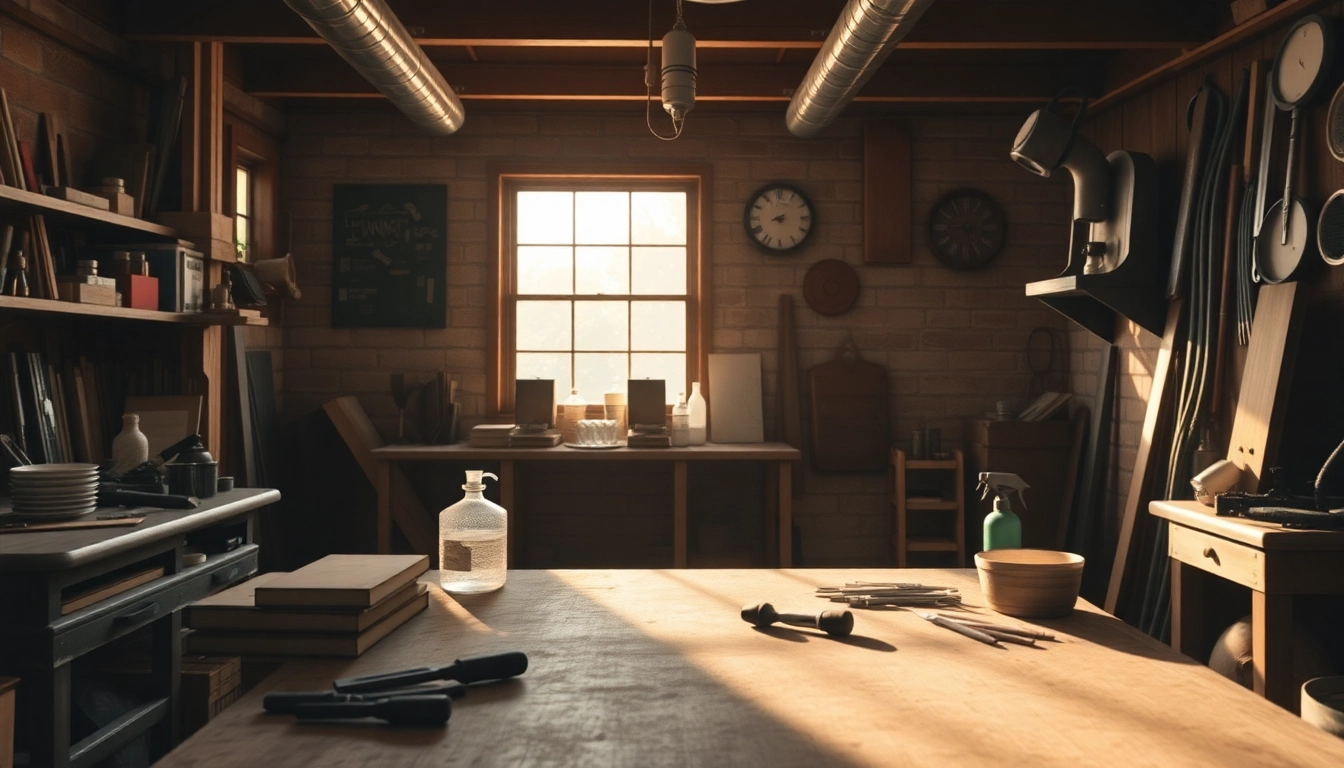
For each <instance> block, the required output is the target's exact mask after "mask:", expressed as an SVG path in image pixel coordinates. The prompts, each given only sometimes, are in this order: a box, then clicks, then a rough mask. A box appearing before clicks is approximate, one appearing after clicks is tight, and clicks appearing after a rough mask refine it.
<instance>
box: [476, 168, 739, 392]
mask: <svg viewBox="0 0 1344 768" xmlns="http://www.w3.org/2000/svg"><path fill="white" fill-rule="evenodd" d="M488 175H489V178H490V190H491V194H490V197H489V206H488V207H489V210H488V219H487V220H488V221H489V222H491V223H492V226H491V227H490V233H489V236H490V242H489V248H490V252H491V253H492V254H493V255H494V262H495V263H494V265H493V269H491V270H490V300H491V307H490V329H489V344H490V350H489V360H488V361H487V372H486V411H487V414H488V415H491V416H498V415H502V414H509V413H512V412H513V405H514V404H513V396H514V393H513V389H514V388H513V382H514V380H515V379H516V374H515V361H516V358H515V354H516V344H515V327H514V320H515V306H516V303H517V301H518V294H517V291H516V284H517V275H516V274H515V268H516V264H515V263H514V258H513V254H514V252H515V250H514V248H515V243H514V242H513V238H514V233H515V231H516V228H515V223H516V220H515V218H514V216H515V214H516V210H515V207H514V203H513V193H514V192H516V191H517V190H518V189H519V188H522V187H525V188H528V189H537V188H555V189H578V188H584V189H591V190H594V191H597V190H601V189H603V188H607V189H619V190H630V189H638V188H640V187H644V188H648V189H657V188H663V189H668V188H677V189H684V190H685V191H686V194H687V205H686V230H687V242H686V284H687V285H686V295H685V297H682V296H676V297H675V298H676V299H678V300H681V299H682V298H684V299H685V301H686V352H685V354H686V376H687V381H688V382H691V381H699V382H701V389H702V390H705V389H707V384H708V382H707V381H706V380H705V376H706V373H707V372H708V359H709V358H708V355H709V349H710V339H711V338H712V327H711V326H712V323H711V318H712V307H711V301H710V298H711V297H710V289H709V279H708V277H709V274H710V259H709V248H708V244H709V233H710V224H709V222H710V216H709V212H710V210H711V209H712V200H711V195H710V191H711V190H712V188H713V181H712V176H711V171H710V167H709V166H707V165H699V164H695V165H692V164H686V165H667V164H662V163H630V164H623V165H620V166H603V165H601V164H594V163H561V164H545V165H541V164H529V165H512V164H496V165H493V166H491V168H490V169H489V171H488ZM528 298H531V297H530V296H529V297H528ZM575 298H576V299H583V300H586V299H590V298H591V299H601V298H602V297H600V296H591V297H589V296H587V295H583V296H575ZM646 298H647V299H656V298H658V297H653V296H648V297H644V296H640V297H639V299H640V300H644V299H646ZM678 391H679V390H678Z"/></svg>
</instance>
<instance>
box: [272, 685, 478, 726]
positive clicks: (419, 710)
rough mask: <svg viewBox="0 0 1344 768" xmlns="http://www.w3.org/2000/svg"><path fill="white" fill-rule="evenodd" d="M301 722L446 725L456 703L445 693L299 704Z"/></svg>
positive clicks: (298, 713)
mask: <svg viewBox="0 0 1344 768" xmlns="http://www.w3.org/2000/svg"><path fill="white" fill-rule="evenodd" d="M294 714H295V716H297V717H298V718H299V719H300V720H351V719H357V718H363V717H376V718H378V719H379V720H386V721H387V722H389V723H391V724H392V725H411V726H428V727H433V726H442V725H443V724H444V723H446V722H448V718H450V717H452V716H453V700H452V698H451V697H449V696H448V695H447V694H445V693H439V694H428V695H422V696H385V697H382V698H370V699H366V700H361V701H340V702H320V703H319V702H310V703H306V704H299V705H297V706H296V707H295V708H294Z"/></svg>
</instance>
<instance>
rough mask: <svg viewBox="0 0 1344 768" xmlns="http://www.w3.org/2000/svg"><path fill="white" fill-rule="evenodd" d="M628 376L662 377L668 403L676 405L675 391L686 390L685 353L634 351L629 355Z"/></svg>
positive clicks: (640, 377)
mask: <svg viewBox="0 0 1344 768" xmlns="http://www.w3.org/2000/svg"><path fill="white" fill-rule="evenodd" d="M630 378H632V379H662V380H663V381H665V382H667V387H666V388H665V391H666V393H667V403H668V405H676V404H677V393H678V392H685V391H686V355H684V354H680V353H678V354H671V355H669V354H658V353H649V352H635V353H633V354H631V355H630Z"/></svg>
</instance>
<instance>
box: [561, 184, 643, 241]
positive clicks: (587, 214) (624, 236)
mask: <svg viewBox="0 0 1344 768" xmlns="http://www.w3.org/2000/svg"><path fill="white" fill-rule="evenodd" d="M574 242H576V243H583V244H584V245H608V244H610V245H625V244H626V243H628V242H630V193H629V192H576V193H575V194H574Z"/></svg>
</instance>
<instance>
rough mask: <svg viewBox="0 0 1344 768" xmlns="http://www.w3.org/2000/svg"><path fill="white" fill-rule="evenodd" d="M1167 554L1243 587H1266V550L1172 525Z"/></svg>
mask: <svg viewBox="0 0 1344 768" xmlns="http://www.w3.org/2000/svg"><path fill="white" fill-rule="evenodd" d="M1168 538H1169V541H1170V546H1169V547H1168V550H1167V552H1168V554H1170V555H1171V556H1172V558H1174V559H1176V560H1179V561H1181V562H1182V563H1185V564H1186V565H1193V566H1194V567H1196V568H1198V569H1200V570H1201V571H1207V572H1208V573H1212V574H1214V575H1215V576H1221V577H1223V578H1224V579H1227V580H1228V581H1234V582H1236V583H1238V584H1240V585H1242V586H1244V587H1250V588H1251V589H1255V590H1259V591H1261V592H1263V591H1264V590H1265V553H1264V552H1261V551H1260V550H1258V549H1256V548H1254V547H1248V546H1246V545H1245V544H1238V543H1236V542H1234V541H1229V540H1228V539H1224V538H1221V537H1219V536H1213V535H1211V534H1207V533H1204V532H1203V531H1196V530H1194V529H1193V528H1186V527H1184V526H1181V525H1176V524H1174V523H1173V524H1172V525H1171V531H1170V534H1169V536H1168Z"/></svg>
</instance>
